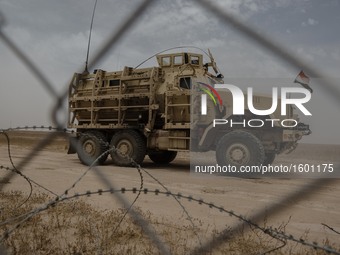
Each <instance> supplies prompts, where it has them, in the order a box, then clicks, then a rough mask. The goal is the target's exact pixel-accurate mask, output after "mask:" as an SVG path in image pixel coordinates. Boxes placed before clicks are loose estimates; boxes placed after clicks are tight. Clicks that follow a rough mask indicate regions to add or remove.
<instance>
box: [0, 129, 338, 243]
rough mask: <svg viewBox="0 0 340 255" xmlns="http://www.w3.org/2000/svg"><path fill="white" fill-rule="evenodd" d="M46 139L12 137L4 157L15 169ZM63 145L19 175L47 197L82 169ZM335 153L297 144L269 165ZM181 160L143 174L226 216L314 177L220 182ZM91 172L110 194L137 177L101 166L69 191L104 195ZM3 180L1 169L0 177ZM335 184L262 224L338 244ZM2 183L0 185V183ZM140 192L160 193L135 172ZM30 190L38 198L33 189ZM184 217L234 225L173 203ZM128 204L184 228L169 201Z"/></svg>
mask: <svg viewBox="0 0 340 255" xmlns="http://www.w3.org/2000/svg"><path fill="white" fill-rule="evenodd" d="M44 135H46V134H41V133H40V134H38V135H36V133H33V134H32V133H29V134H28V135H27V133H25V132H24V133H23V134H20V135H18V133H17V135H16V136H13V135H12V140H11V141H12V143H13V145H12V146H11V152H12V158H13V161H14V163H15V164H18V163H19V162H20V161H21V160H22V159H23V158H24V157H25V156H26V155H27V154H28V153H29V152H30V150H31V148H32V143H34V142H35V141H37V140H39V139H40V138H41V137H43V136H44ZM24 138H25V139H24ZM66 147H67V146H66V145H65V140H64V139H63V138H58V140H57V141H56V142H54V143H53V144H52V145H50V146H49V147H48V148H47V149H44V150H42V151H40V152H38V154H37V155H36V156H35V157H34V158H32V159H31V161H30V162H29V163H28V164H27V165H26V166H25V167H24V168H21V169H20V170H21V171H23V173H24V174H25V175H27V176H28V177H29V178H31V179H33V180H34V181H36V182H37V183H39V184H41V185H43V186H44V187H46V188H48V189H49V190H51V191H53V192H54V193H57V194H60V193H62V192H64V190H65V189H67V188H69V187H70V186H71V185H72V184H73V183H74V182H75V181H76V180H77V179H78V178H79V177H80V176H81V175H82V174H83V173H84V171H86V170H87V167H86V166H84V165H82V164H81V163H80V162H79V160H78V158H77V155H76V154H73V155H67V154H66ZM339 155H340V147H339V146H335V145H303V144H302V145H301V146H300V147H299V148H298V149H297V150H296V151H295V152H294V153H292V154H289V155H283V156H280V157H278V158H277V161H276V164H281V163H292V162H295V163H301V162H309V163H318V162H319V163H320V161H323V162H324V163H329V162H332V163H339V162H340V159H339V158H340V157H339ZM189 163H190V162H189V159H188V157H187V155H185V154H182V155H180V156H179V157H178V158H177V159H176V160H175V161H174V162H173V163H172V164H170V165H168V166H166V167H160V166H157V165H154V164H153V163H152V162H151V161H150V160H149V159H148V158H147V157H146V159H145V162H144V164H143V168H145V169H147V170H148V171H149V172H150V173H151V174H152V175H153V176H154V177H155V178H157V179H158V180H159V181H160V182H162V183H163V184H164V185H165V186H166V187H167V188H168V189H169V190H171V191H172V192H174V193H178V192H180V193H182V194H183V195H192V196H193V197H195V198H202V199H203V200H204V201H207V202H213V203H214V204H215V205H220V206H223V207H224V208H226V209H228V210H233V211H234V212H235V213H237V214H241V215H244V216H251V215H253V214H254V213H256V212H258V211H260V210H261V211H262V210H264V209H266V208H269V207H270V206H272V205H273V204H276V203H280V201H281V199H283V198H284V197H285V196H287V195H288V194H291V193H292V192H295V191H297V190H298V189H300V188H301V187H303V186H304V185H306V184H308V183H312V182H314V181H315V179H307V178H300V179H287V178H286V179H283V178H282V179H272V178H259V179H241V178H233V177H225V176H207V175H199V176H197V175H193V174H191V173H190V171H189ZM0 165H1V166H5V167H6V166H10V161H9V158H8V151H7V146H6V143H5V139H4V137H3V136H2V137H0ZM96 171H98V172H100V173H102V174H104V175H105V178H106V180H108V181H110V182H111V183H112V184H113V186H114V187H115V188H122V187H125V188H133V187H136V188H139V186H140V183H141V179H140V175H139V173H138V171H137V170H136V169H134V168H124V167H116V166H113V165H111V164H110V161H109V160H108V161H107V163H106V164H105V165H104V166H100V167H98V168H97V170H91V171H90V172H89V173H88V174H87V175H86V176H85V177H84V178H83V179H82V180H81V181H80V182H79V183H78V184H77V185H76V186H75V188H74V189H72V190H71V191H70V194H73V193H74V192H79V193H83V192H85V191H87V190H91V191H95V190H98V189H106V188H107V187H105V185H104V184H103V182H101V181H100V180H99V178H98V175H97V173H96ZM5 174H6V170H4V169H2V170H1V172H0V178H2V177H3V176H4V175H5ZM339 184H340V180H339V179H333V180H332V181H331V182H327V183H326V184H325V185H324V186H323V187H320V186H314V187H313V190H314V193H313V195H312V196H309V194H301V195H304V197H303V198H302V199H301V200H291V201H286V202H285V204H284V205H283V208H282V209H280V210H279V213H277V214H275V215H264V216H263V219H266V221H267V225H272V226H273V227H277V226H279V225H280V224H282V223H287V222H288V225H287V226H286V232H287V233H290V234H293V235H294V236H297V237H300V236H303V235H304V234H305V233H306V232H308V240H310V241H318V242H321V241H322V240H324V239H326V238H328V239H329V240H331V242H338V241H339V235H338V234H336V233H335V232H333V231H331V230H330V229H328V228H326V227H325V226H324V225H323V224H327V225H328V226H331V227H332V228H334V229H335V230H337V231H340V220H339V219H340V185H339ZM0 185H4V180H3V179H2V183H0ZM143 187H144V188H148V189H150V190H153V189H156V188H157V189H160V190H163V189H162V187H161V186H160V185H159V184H158V183H157V182H156V181H154V180H153V179H152V178H150V177H149V176H148V175H147V174H146V173H143ZM4 190H22V191H24V192H28V191H29V185H28V184H27V182H26V181H25V180H24V179H23V178H21V177H18V176H16V177H15V178H14V179H12V180H10V182H9V183H7V184H6V185H5V186H4ZM34 190H36V191H37V190H39V191H42V192H46V191H44V190H43V189H41V188H39V187H37V186H36V185H34ZM135 196H136V194H133V193H131V192H130V193H126V194H124V197H125V198H126V199H127V200H129V201H131V202H132V201H133V199H134V198H135ZM86 200H87V201H88V202H90V203H91V204H92V205H93V206H95V207H98V208H102V209H116V208H120V207H121V205H120V204H119V203H118V201H117V200H116V198H115V197H114V196H112V195H109V194H104V195H102V196H98V195H96V196H91V197H88V198H86ZM181 202H182V204H183V206H185V208H186V210H187V211H188V212H189V214H190V215H191V216H192V217H193V218H196V219H199V220H201V222H202V223H203V225H213V226H216V228H217V229H223V228H225V227H226V226H231V225H234V224H236V223H238V220H237V219H235V218H233V217H230V216H229V215H227V214H225V213H221V212H219V211H218V210H216V209H210V208H209V207H207V206H203V205H199V204H197V203H194V202H189V201H187V200H183V199H182V200H181ZM135 206H138V207H140V208H141V209H142V210H145V211H150V212H151V213H152V214H154V215H156V216H159V217H166V218H168V219H172V220H173V221H174V222H177V223H178V222H183V224H184V223H185V222H186V224H188V223H187V220H186V215H185V214H184V213H183V210H182V209H181V207H180V206H179V205H178V204H177V202H176V201H175V200H174V199H173V198H171V197H167V196H165V195H158V196H156V195H155V194H151V193H149V194H142V195H141V197H140V198H139V199H138V200H137V202H136V204H135Z"/></svg>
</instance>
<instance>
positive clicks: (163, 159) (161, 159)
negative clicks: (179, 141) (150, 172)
mask: <svg viewBox="0 0 340 255" xmlns="http://www.w3.org/2000/svg"><path fill="white" fill-rule="evenodd" d="M176 156H177V151H152V152H149V158H150V159H151V160H152V161H153V162H154V163H156V164H168V163H170V162H171V161H173V160H174V159H175V158H176Z"/></svg>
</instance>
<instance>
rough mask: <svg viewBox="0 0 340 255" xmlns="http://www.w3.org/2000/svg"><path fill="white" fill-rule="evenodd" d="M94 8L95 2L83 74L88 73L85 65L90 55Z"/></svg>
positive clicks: (95, 4)
mask: <svg viewBox="0 0 340 255" xmlns="http://www.w3.org/2000/svg"><path fill="white" fill-rule="evenodd" d="M96 6H97V0H96V1H95V2H94V7H93V13H92V19H91V26H90V34H89V41H88V43H87V53H86V62H85V70H84V73H89V70H88V67H87V64H88V62H89V53H90V44H91V35H92V26H93V19H94V13H95V12H96Z"/></svg>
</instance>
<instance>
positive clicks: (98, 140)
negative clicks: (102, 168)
mask: <svg viewBox="0 0 340 255" xmlns="http://www.w3.org/2000/svg"><path fill="white" fill-rule="evenodd" d="M107 150H108V141H107V139H106V136H105V135H104V134H103V133H102V132H100V131H87V132H85V133H82V134H81V136H80V138H79V146H78V148H77V153H78V158H79V160H80V161H81V162H82V163H83V164H84V165H87V166H90V165H92V164H93V163H94V162H95V165H101V164H103V163H104V162H105V160H106V159H107V156H108V155H109V153H106V154H104V153H105V151H107Z"/></svg>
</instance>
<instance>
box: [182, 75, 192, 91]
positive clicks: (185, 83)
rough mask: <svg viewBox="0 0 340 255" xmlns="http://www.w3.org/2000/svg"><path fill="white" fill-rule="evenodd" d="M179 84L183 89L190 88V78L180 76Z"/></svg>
mask: <svg viewBox="0 0 340 255" xmlns="http://www.w3.org/2000/svg"><path fill="white" fill-rule="evenodd" d="M179 86H180V87H181V88H183V89H191V78H190V77H182V78H180V79H179Z"/></svg>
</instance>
